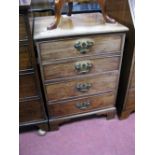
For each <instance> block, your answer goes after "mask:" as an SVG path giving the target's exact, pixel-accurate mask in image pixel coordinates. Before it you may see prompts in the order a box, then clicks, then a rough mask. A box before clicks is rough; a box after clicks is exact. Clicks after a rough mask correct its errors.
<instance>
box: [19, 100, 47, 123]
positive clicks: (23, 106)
mask: <svg viewBox="0 0 155 155" xmlns="http://www.w3.org/2000/svg"><path fill="white" fill-rule="evenodd" d="M44 118H45V116H44V111H43V109H42V105H41V102H40V100H33V101H25V102H20V103H19V122H20V123H22V122H31V121H38V120H43V119H44Z"/></svg>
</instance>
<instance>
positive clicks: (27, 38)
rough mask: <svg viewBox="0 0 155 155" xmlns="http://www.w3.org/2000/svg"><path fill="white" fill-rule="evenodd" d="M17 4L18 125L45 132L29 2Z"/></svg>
mask: <svg viewBox="0 0 155 155" xmlns="http://www.w3.org/2000/svg"><path fill="white" fill-rule="evenodd" d="M19 2H20V3H19V39H20V40H19V125H20V128H22V127H27V126H38V127H40V128H42V129H44V130H47V129H48V124H47V122H48V121H47V115H46V112H45V108H44V103H43V98H42V94H41V87H40V83H39V76H38V71H37V65H36V59H35V53H34V50H33V38H32V35H31V30H30V24H29V17H28V9H29V7H30V4H31V1H30V0H20V1H19Z"/></svg>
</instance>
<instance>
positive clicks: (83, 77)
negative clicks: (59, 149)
mask: <svg viewBox="0 0 155 155" xmlns="http://www.w3.org/2000/svg"><path fill="white" fill-rule="evenodd" d="M52 20H53V17H51V16H49V17H36V18H35V23H34V40H35V44H36V47H37V53H38V63H39V67H40V72H41V76H42V83H43V87H44V94H45V98H46V104H47V110H48V115H49V124H50V129H51V130H53V129H58V126H59V124H61V123H63V122H64V121H68V120H70V119H73V118H79V117H83V116H89V115H93V114H96V115H106V116H107V118H108V119H110V118H113V117H114V116H115V111H116V108H115V100H116V95H117V87H118V83H119V75H120V67H121V60H122V56H123V48H124V42H125V32H126V31H128V28H127V27H125V26H123V25H121V24H119V23H116V24H104V22H103V18H102V15H101V14H100V13H89V14H75V15H72V16H71V17H67V16H63V17H62V19H61V23H60V25H59V26H58V28H57V29H54V30H47V29H46V28H47V25H49V23H51V21H52Z"/></svg>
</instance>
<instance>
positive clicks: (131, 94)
mask: <svg viewBox="0 0 155 155" xmlns="http://www.w3.org/2000/svg"><path fill="white" fill-rule="evenodd" d="M134 105H135V89H130V90H129V91H128V96H127V101H126V105H125V109H130V108H133V107H134Z"/></svg>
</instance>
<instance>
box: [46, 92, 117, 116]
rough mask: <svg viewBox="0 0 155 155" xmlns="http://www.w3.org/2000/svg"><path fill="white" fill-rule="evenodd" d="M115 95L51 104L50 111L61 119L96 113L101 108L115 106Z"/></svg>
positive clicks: (51, 114) (50, 113)
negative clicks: (68, 116) (91, 112)
mask: <svg viewBox="0 0 155 155" xmlns="http://www.w3.org/2000/svg"><path fill="white" fill-rule="evenodd" d="M114 100H115V95H114V94H112V93H109V94H105V95H100V96H93V97H89V98H88V97H86V98H82V99H77V100H73V101H66V102H62V103H57V104H49V105H48V111H49V115H50V116H52V117H61V116H66V115H72V114H79V113H84V112H90V111H94V110H97V109H100V108H102V109H103V108H107V107H111V106H113V105H114V104H115V103H114V102H115V101H114Z"/></svg>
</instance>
